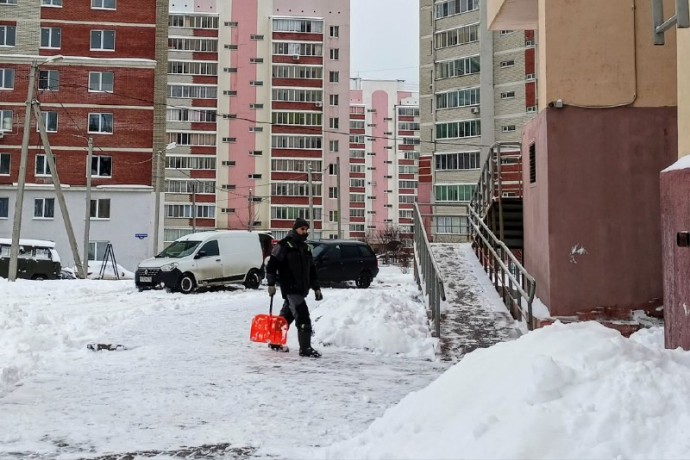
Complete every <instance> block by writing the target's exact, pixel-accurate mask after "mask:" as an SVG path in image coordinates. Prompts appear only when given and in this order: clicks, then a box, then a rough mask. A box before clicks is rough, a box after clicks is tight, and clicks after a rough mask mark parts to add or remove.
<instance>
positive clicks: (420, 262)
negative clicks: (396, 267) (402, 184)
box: [414, 203, 446, 338]
mask: <svg viewBox="0 0 690 460" xmlns="http://www.w3.org/2000/svg"><path fill="white" fill-rule="evenodd" d="M414 244H415V251H414V255H415V263H414V278H415V281H417V286H419V289H420V290H422V292H424V293H425V294H426V295H427V296H428V298H429V310H430V312H431V320H432V321H433V323H434V337H438V338H440V337H441V300H444V301H445V300H446V290H445V287H444V280H443V276H441V271H440V270H439V268H438V265H437V264H436V260H435V259H434V255H433V254H432V252H431V246H430V243H429V238H428V237H427V233H426V229H425V228H424V219H423V218H422V213H421V212H420V210H419V206H418V204H417V203H415V204H414ZM420 269H421V273H420V272H419V270H420ZM422 281H424V287H425V289H422Z"/></svg>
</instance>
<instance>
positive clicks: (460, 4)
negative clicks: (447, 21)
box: [434, 0, 479, 19]
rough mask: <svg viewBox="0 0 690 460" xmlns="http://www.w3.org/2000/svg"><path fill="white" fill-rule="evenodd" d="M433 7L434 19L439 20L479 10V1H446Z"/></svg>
mask: <svg viewBox="0 0 690 460" xmlns="http://www.w3.org/2000/svg"><path fill="white" fill-rule="evenodd" d="M434 7H435V10H436V19H441V18H446V17H448V16H453V15H456V14H462V13H467V12H469V11H476V10H478V9H479V0H446V1H444V2H440V3H436V4H435V5H434Z"/></svg>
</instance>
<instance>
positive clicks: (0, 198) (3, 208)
mask: <svg viewBox="0 0 690 460" xmlns="http://www.w3.org/2000/svg"><path fill="white" fill-rule="evenodd" d="M3 203H6V204H4V205H3ZM3 211H4V212H3ZM9 218H10V197H8V196H0V219H9Z"/></svg>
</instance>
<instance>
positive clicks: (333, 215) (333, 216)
mask: <svg viewBox="0 0 690 460" xmlns="http://www.w3.org/2000/svg"><path fill="white" fill-rule="evenodd" d="M338 220H339V219H338V211H328V221H329V222H338Z"/></svg>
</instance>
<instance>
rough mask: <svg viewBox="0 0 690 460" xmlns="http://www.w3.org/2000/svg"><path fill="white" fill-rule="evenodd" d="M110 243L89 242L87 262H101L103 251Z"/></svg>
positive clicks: (103, 257) (103, 256)
mask: <svg viewBox="0 0 690 460" xmlns="http://www.w3.org/2000/svg"><path fill="white" fill-rule="evenodd" d="M109 243H110V241H89V255H88V256H87V257H88V259H89V260H93V261H102V260H103V259H105V250H106V248H107V247H108V244H109Z"/></svg>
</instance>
